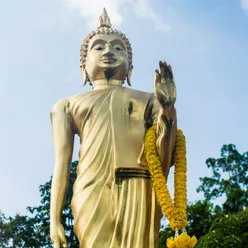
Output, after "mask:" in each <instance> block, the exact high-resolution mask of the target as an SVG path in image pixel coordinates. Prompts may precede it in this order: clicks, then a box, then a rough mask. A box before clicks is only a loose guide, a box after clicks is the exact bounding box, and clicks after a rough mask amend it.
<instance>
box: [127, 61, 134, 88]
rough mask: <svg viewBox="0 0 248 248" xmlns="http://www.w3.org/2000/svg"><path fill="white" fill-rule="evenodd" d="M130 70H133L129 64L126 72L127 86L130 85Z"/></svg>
mask: <svg viewBox="0 0 248 248" xmlns="http://www.w3.org/2000/svg"><path fill="white" fill-rule="evenodd" d="M132 72H133V66H132V65H131V66H130V67H129V70H128V72H127V84H128V85H129V86H131V75H132Z"/></svg>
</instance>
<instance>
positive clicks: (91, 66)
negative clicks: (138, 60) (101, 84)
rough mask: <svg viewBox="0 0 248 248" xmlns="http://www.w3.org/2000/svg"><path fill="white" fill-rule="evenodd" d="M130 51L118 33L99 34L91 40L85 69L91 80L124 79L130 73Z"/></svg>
mask: <svg viewBox="0 0 248 248" xmlns="http://www.w3.org/2000/svg"><path fill="white" fill-rule="evenodd" d="M128 66H129V65H128V53H127V50H126V47H125V43H124V41H123V40H122V38H121V37H120V36H119V35H118V34H98V35H95V36H94V37H92V39H91V40H90V42H89V46H88V51H87V57H86V66H85V70H86V73H87V75H88V78H89V80H90V81H91V82H92V83H93V84H94V81H95V80H101V79H107V80H111V79H116V80H122V81H124V80H125V78H126V76H127V73H128Z"/></svg>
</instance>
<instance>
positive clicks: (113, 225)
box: [50, 13, 177, 248]
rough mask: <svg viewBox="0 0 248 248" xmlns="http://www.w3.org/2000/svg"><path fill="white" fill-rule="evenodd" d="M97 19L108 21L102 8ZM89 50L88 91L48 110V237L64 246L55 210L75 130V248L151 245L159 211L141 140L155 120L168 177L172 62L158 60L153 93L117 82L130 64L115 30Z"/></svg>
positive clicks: (173, 128) (147, 247)
mask: <svg viewBox="0 0 248 248" xmlns="http://www.w3.org/2000/svg"><path fill="white" fill-rule="evenodd" d="M101 18H103V19H104V18H105V19H106V20H101V21H100V25H101V23H102V25H110V26H111V24H110V20H109V19H108V17H107V15H106V13H104V16H102V17H101ZM100 28H101V27H100ZM87 49H88V50H87V53H85V54H87V56H86V60H85V61H84V65H85V66H84V67H82V73H83V75H84V76H86V77H87V78H88V81H90V83H91V84H92V85H93V90H92V91H90V92H86V93H82V94H78V95H76V96H72V97H69V98H67V99H63V100H60V101H59V102H57V103H56V104H55V105H54V106H53V108H52V111H51V120H52V133H53V143H54V157H55V167H54V174H53V181H52V190H51V216H50V220H51V224H50V233H51V240H52V241H53V244H54V247H60V246H61V245H66V238H65V235H64V229H63V226H62V225H61V213H62V209H63V203H64V199H65V195H66V188H67V186H68V178H69V176H70V175H69V172H70V163H71V159H72V152H73V143H74V136H75V135H76V134H77V135H79V137H80V151H79V164H78V169H77V179H76V181H75V184H74V188H73V198H72V202H71V207H72V211H73V215H74V231H75V234H76V235H77V237H78V239H79V242H80V248H93V247H94V248H95V247H97V248H98V247H101V248H118V247H120V248H129V247H130V248H131V247H135V248H153V247H157V246H158V234H159V228H160V219H161V209H160V207H159V205H158V203H157V200H156V196H155V193H154V191H153V189H152V186H151V182H150V179H149V174H148V173H147V170H148V168H147V164H146V161H145V158H144V154H143V143H144V136H145V133H146V131H147V129H148V128H149V127H150V126H152V125H153V124H155V123H157V125H158V140H157V148H158V153H159V155H160V158H161V161H162V164H163V169H164V174H165V176H166V178H167V176H168V173H169V169H170V166H171V163H172V162H171V157H172V152H173V149H174V144H175V139H176V130H177V126H176V111H175V108H174V103H175V100H176V91H175V83H174V79H173V74H172V70H171V67H170V66H169V65H167V64H166V63H165V62H160V71H156V72H155V82H154V86H155V95H156V96H155V95H154V94H153V93H147V92H142V91H137V90H133V89H130V88H126V87H123V86H122V84H123V83H124V82H125V80H127V81H128V80H129V79H130V75H131V72H130V68H131V67H130V59H129V57H130V56H129V55H128V49H127V46H126V43H125V40H124V39H123V37H122V36H121V35H119V34H118V33H110V34H96V35H94V36H93V37H92V38H91V39H90V40H89V42H88V48H87Z"/></svg>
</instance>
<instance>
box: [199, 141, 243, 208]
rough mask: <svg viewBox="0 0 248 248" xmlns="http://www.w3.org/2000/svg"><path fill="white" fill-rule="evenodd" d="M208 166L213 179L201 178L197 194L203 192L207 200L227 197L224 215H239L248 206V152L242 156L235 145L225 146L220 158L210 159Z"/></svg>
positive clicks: (207, 162)
mask: <svg viewBox="0 0 248 248" xmlns="http://www.w3.org/2000/svg"><path fill="white" fill-rule="evenodd" d="M206 165H207V167H208V168H209V169H211V170H212V177H204V178H200V182H201V185H200V186H199V187H198V188H197V192H203V193H204V196H205V198H206V200H215V199H217V198H219V197H221V196H225V198H226V200H225V202H224V204H223V206H222V207H223V213H237V212H241V211H243V210H244V208H245V207H246V206H247V204H248V152H245V153H244V154H240V153H239V152H238V151H237V149H236V147H235V145H232V144H230V145H224V146H223V147H222V148H221V157H220V158H217V159H215V158H209V159H207V161H206Z"/></svg>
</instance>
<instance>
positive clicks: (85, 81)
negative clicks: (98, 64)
mask: <svg viewBox="0 0 248 248" xmlns="http://www.w3.org/2000/svg"><path fill="white" fill-rule="evenodd" d="M83 78H84V84H83V85H84V86H85V85H86V84H87V82H88V81H89V78H88V75H87V72H86V70H83Z"/></svg>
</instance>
